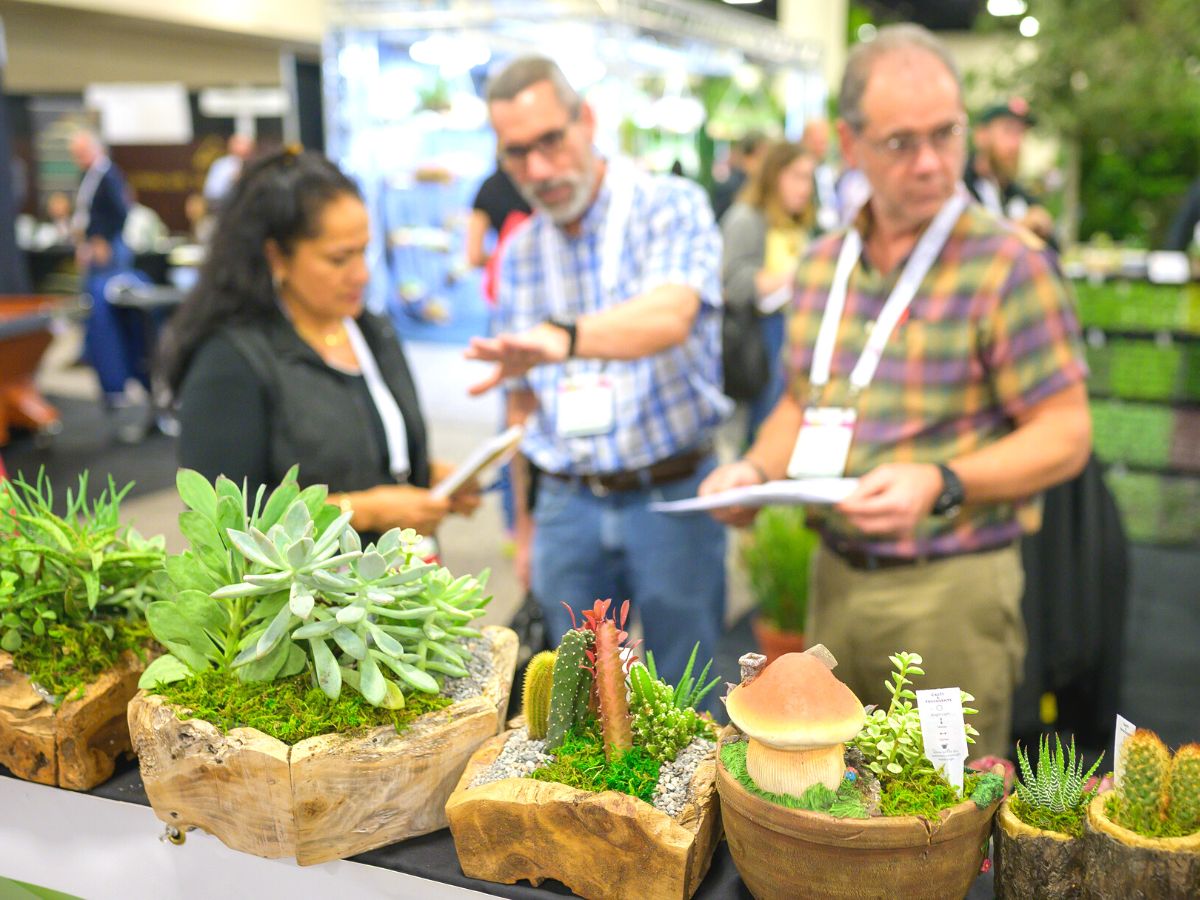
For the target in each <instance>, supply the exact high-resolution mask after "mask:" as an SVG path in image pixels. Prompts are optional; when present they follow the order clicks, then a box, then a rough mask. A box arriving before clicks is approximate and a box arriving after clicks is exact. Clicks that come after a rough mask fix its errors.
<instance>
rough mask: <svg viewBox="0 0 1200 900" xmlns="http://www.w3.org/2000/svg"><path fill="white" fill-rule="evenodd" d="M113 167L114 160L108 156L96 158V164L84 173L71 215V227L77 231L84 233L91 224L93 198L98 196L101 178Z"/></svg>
mask: <svg viewBox="0 0 1200 900" xmlns="http://www.w3.org/2000/svg"><path fill="white" fill-rule="evenodd" d="M111 167H112V161H111V160H110V159H109V158H108V157H107V156H106V157H104V158H102V159H98V160H96V162H95V164H94V165H92V166H91V167H90V168H89V169H88V170H87V171H86V172H84V173H83V179H82V180H81V181H80V182H79V190H78V191H77V192H76V194H75V213H74V215H73V216H72V217H71V227H72V228H74V229H75V230H76V231H78V232H80V233H83V232H84V231H87V227H88V225H90V224H91V218H92V212H91V210H92V199H93V198H94V197H95V196H96V189H97V188H98V187H100V179H101V178H103V177H104V173H105V172H107V171H108V170H109V169H110V168H111Z"/></svg>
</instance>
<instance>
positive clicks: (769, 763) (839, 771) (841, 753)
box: [746, 738, 846, 797]
mask: <svg viewBox="0 0 1200 900" xmlns="http://www.w3.org/2000/svg"><path fill="white" fill-rule="evenodd" d="M845 752H846V747H845V745H844V744H831V745H829V746H827V747H815V748H813V749H811V750H777V749H775V748H774V747H769V746H767V745H766V744H764V743H763V742H762V741H756V740H754V738H750V739H749V744H748V745H747V747H746V771H747V772H748V773H749V774H750V777H751V778H753V779H754V783H755V784H757V785H758V786H759V787H760V788H762V789H763V790H764V791H770V792H772V793H774V794H791V795H792V796H794V797H799V796H800V795H801V794H803V793H804V792H805V791H807V790H808V789H809V788H810V787H812V786H813V785H814V784H816V783H818V782H820V783H821V784H823V785H825V787H827V788H829V789H830V790H831V791H836V790H837V789H838V786H839V785H840V784H841V783H842V778H843V777H844V776H845V774H846V763H845Z"/></svg>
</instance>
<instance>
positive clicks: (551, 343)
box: [463, 324, 570, 396]
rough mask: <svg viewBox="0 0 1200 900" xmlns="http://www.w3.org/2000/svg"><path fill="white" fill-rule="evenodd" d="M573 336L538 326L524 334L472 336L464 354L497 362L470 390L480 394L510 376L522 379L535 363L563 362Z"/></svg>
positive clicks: (552, 328) (549, 326)
mask: <svg viewBox="0 0 1200 900" xmlns="http://www.w3.org/2000/svg"><path fill="white" fill-rule="evenodd" d="M569 343H570V338H569V337H568V336H567V333H566V332H565V331H563V330H562V329H561V328H555V327H554V326H553V325H545V324H543V325H538V326H536V327H535V328H531V329H529V330H528V331H523V332H521V333H520V334H500V335H497V336H496V337H491V338H481V337H476V338H471V343H470V346H468V347H467V349H466V352H465V353H464V354H463V355H464V356H465V357H466V358H467V359H478V360H482V361H484V362H494V363H496V368H495V369H494V370H493V371H492V374H491V375H490V376H488V377H487V378H485V379H484V380H483V381H480V382H477V383H475V384H473V385H471V387H469V388H468V389H467V390H468V392H469V393H470V394H471V395H472V396H478V395H479V394H484V393H487V392H488V391H490V390H491V389H492V388H494V387H496V386H497V385H499V384H501V383H502V382H504V381H505V380H506V379H509V378H518V377H520V376H522V375H524V374H525V373H526V372H528V371H529V370H530V369H532V368H533V367H534V366H540V365H544V364H546V363H557V362H562V361H563V360H565V359H566V358H567V348H568V345H569Z"/></svg>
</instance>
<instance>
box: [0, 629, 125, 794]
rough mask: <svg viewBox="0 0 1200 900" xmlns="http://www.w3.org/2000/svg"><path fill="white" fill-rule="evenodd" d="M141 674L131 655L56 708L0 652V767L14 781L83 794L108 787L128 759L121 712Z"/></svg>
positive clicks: (8, 656)
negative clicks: (115, 771) (120, 762)
mask: <svg viewBox="0 0 1200 900" xmlns="http://www.w3.org/2000/svg"><path fill="white" fill-rule="evenodd" d="M144 669H145V664H144V663H142V662H141V661H140V660H139V659H138V658H137V656H136V655H135V654H133V653H131V652H128V651H127V652H126V653H124V654H123V655H122V656H121V658H120V661H119V663H118V664H117V666H115V667H114V668H112V669H109V670H108V671H107V672H105V673H104V674H103V675H101V676H100V677H99V678H97V679H96V680H95V681H93V682H92V683H91V684H89V685H87V686H86V687H85V688H84V692H83V696H82V697H80V698H79V699H67V700H64V701H63V702H62V703H61V704H60V705H59V706H57V707H55V706H54V705H53V704H51V703H49V702H48V701H47V700H46V698H45V697H44V696H43V695H42V694H41V693H39V692H38V691H37V690H36V689H35V688H34V686H33V683H32V682H31V681H30V680H29V678H28V676H26V675H25V674H24V673H22V672H18V671H17V670H16V668H15V666H14V665H13V658H12V656H11V655H10V654H8V653H5V652H3V651H0V765H3V766H5V767H6V768H8V770H9V771H11V772H12V773H13V774H14V775H16V776H17V777H18V778H24V779H25V780H27V781H35V782H37V783H38V784H49V785H55V786H57V787H64V788H70V789H71V790H75V791H86V790H90V789H91V788H94V787H95V786H96V785H98V784H101V783H103V782H105V781H107V780H108V779H109V778H110V777H111V776H112V773H113V768H114V767H115V765H116V762H117V758H118V757H119V756H120V755H121V754H122V753H132V752H133V747H132V745H131V743H130V739H129V728H128V727H127V725H126V722H125V707H126V705H127V704H128V703H129V701H130V699H131V698H132V697H133V696H134V694H136V693H137V683H138V679H139V678H140V677H141V675H142V671H143V670H144Z"/></svg>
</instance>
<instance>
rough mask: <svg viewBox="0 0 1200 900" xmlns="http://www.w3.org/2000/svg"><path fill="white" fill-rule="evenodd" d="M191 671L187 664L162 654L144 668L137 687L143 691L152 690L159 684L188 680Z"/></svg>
mask: <svg viewBox="0 0 1200 900" xmlns="http://www.w3.org/2000/svg"><path fill="white" fill-rule="evenodd" d="M192 671H193V670H192V669H191V668H189V667H188V664H187V663H185V662H183V661H182V660H180V659H179V658H178V657H176V656H173V655H172V654H170V653H164V654H163V655H162V656H160V657H158V658H157V659H154V660H153V661H151V663H150V665H148V666H146V669H145V671H144V672H142V677H141V678H139V679H138V687H139V688H140V689H142V690H144V691H147V690H153V689H154V688H156V687H158V685H160V684H170V683H171V682H173V681H183V679H185V678H190V677H191V676H192Z"/></svg>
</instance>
